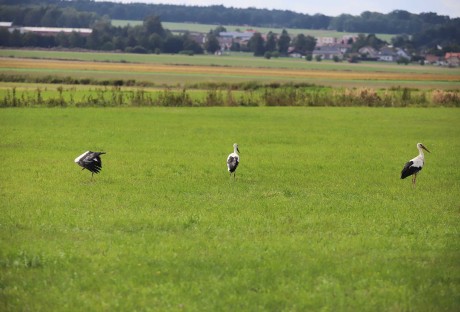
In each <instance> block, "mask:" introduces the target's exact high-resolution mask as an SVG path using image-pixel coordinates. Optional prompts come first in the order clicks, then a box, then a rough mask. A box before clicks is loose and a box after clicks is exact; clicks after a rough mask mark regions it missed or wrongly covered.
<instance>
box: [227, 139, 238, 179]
mask: <svg viewBox="0 0 460 312" xmlns="http://www.w3.org/2000/svg"><path fill="white" fill-rule="evenodd" d="M239 152H240V150H239V149H238V144H236V143H235V144H233V153H231V154H230V155H228V157H227V168H228V172H230V176H232V173H233V178H235V176H236V173H235V170H236V168H237V167H238V164H239V163H240V156H239V155H238V153H239Z"/></svg>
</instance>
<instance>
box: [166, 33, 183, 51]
mask: <svg viewBox="0 0 460 312" xmlns="http://www.w3.org/2000/svg"><path fill="white" fill-rule="evenodd" d="M183 49H184V41H183V39H182V38H181V37H179V36H169V37H168V38H166V40H165V42H164V47H163V51H164V52H165V53H179V52H180V51H182V50H183Z"/></svg>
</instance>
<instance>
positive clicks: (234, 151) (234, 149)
mask: <svg viewBox="0 0 460 312" xmlns="http://www.w3.org/2000/svg"><path fill="white" fill-rule="evenodd" d="M237 149H238V148H237V147H236V146H235V147H233V153H235V154H237V155H238V151H237Z"/></svg>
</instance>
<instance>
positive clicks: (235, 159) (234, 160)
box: [227, 156, 239, 173]
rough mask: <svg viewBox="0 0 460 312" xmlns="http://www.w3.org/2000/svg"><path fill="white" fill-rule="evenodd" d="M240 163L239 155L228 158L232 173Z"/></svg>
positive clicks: (229, 169) (229, 168)
mask: <svg viewBox="0 0 460 312" xmlns="http://www.w3.org/2000/svg"><path fill="white" fill-rule="evenodd" d="M238 164H239V161H238V157H233V156H230V157H229V158H228V160H227V165H228V171H230V173H232V172H234V171H235V170H236V168H237V167H238Z"/></svg>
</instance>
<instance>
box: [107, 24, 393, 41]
mask: <svg viewBox="0 0 460 312" xmlns="http://www.w3.org/2000/svg"><path fill="white" fill-rule="evenodd" d="M161 24H162V25H163V28H165V29H169V30H170V31H172V32H175V33H182V32H184V31H190V32H201V33H207V32H209V31H210V30H213V29H215V28H216V27H218V26H221V25H213V24H196V23H171V22H162V23H161ZM112 25H114V26H120V27H124V26H126V25H131V26H136V25H142V21H132V20H112ZM223 26H224V27H225V28H226V29H227V31H246V30H248V29H251V30H255V31H258V32H260V33H262V34H267V33H268V32H270V31H271V32H274V33H276V34H281V32H282V31H283V29H282V28H273V27H271V28H270V27H254V26H237V25H223ZM285 29H286V30H287V32H288V33H289V35H290V36H296V35H298V34H304V35H310V36H313V37H315V38H317V37H334V38H343V36H347V35H356V33H348V32H338V31H335V30H318V29H298V28H285ZM377 37H378V38H380V39H382V40H386V41H387V42H391V38H392V37H394V35H391V34H377Z"/></svg>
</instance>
